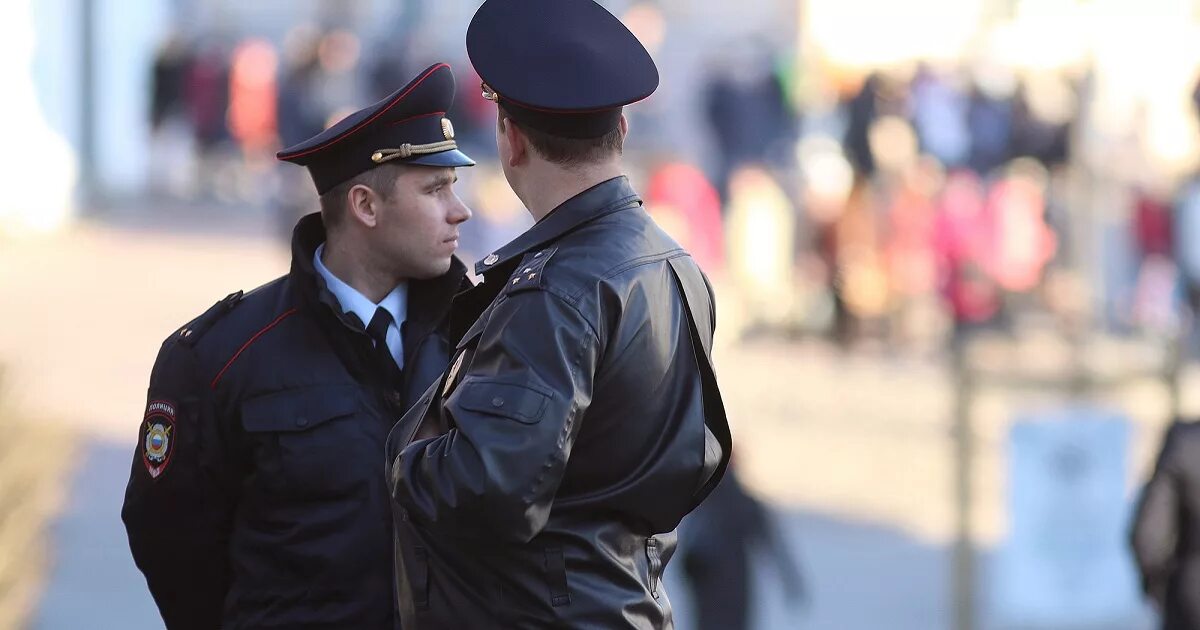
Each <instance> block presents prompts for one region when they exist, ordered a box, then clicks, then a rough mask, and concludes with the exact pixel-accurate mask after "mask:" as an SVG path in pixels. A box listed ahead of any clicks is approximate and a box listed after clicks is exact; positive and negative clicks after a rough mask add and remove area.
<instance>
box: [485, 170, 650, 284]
mask: <svg viewBox="0 0 1200 630" xmlns="http://www.w3.org/2000/svg"><path fill="white" fill-rule="evenodd" d="M641 203H642V200H641V198H640V197H638V194H637V193H636V192H634V190H633V187H632V186H630V185H629V179H628V178H627V177H625V176H624V175H621V176H619V177H614V178H612V179H609V180H606V181H603V182H601V183H599V184H596V185H595V186H592V187H591V188H589V189H587V190H585V191H583V192H581V193H579V194H578V195H575V196H574V197H571V198H570V199H568V200H566V201H564V202H563V203H562V204H561V205H559V206H558V207H557V208H555V209H553V210H551V211H550V213H549V214H547V215H546V216H544V217H542V220H541V221H538V222H537V223H535V224H534V225H533V227H531V228H529V229H528V230H526V231H525V233H524V234H521V235H520V236H518V237H517V238H515V239H513V240H512V241H511V242H509V243H508V244H507V245H505V246H504V247H501V248H500V249H498V250H496V251H495V252H493V253H491V254H489V255H488V256H487V257H486V258H484V259H483V260H481V261H479V262H477V263H475V274H476V275H478V276H482V275H484V274H485V273H487V272H488V271H490V270H492V269H496V268H499V267H503V266H505V263H507V262H508V261H510V260H512V259H513V258H516V257H518V256H522V255H524V254H525V253H526V252H528V251H529V250H531V249H535V248H537V247H540V246H542V245H545V244H546V243H549V242H551V241H554V240H557V239H558V238H559V237H561V236H563V235H564V234H566V233H568V232H570V231H572V230H574V229H575V228H577V227H579V226H581V225H583V224H585V223H588V222H589V221H594V220H596V219H598V218H600V217H602V216H605V215H608V214H612V213H613V212H617V211H619V210H624V209H626V208H631V207H633V206H636V205H641Z"/></svg>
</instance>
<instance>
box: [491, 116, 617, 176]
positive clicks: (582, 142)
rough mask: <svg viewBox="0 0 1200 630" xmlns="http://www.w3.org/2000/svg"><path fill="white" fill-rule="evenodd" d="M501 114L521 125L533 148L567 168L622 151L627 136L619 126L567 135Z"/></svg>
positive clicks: (504, 119) (599, 159)
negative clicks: (594, 134)
mask: <svg viewBox="0 0 1200 630" xmlns="http://www.w3.org/2000/svg"><path fill="white" fill-rule="evenodd" d="M500 118H501V120H502V121H503V122H504V123H505V124H510V125H511V124H516V125H517V126H518V127H520V129H521V132H522V133H524V134H525V137H526V138H529V144H530V145H531V146H532V147H533V150H534V151H537V154H538V155H540V156H542V158H544V159H545V160H546V161H548V162H553V163H554V164H558V165H559V166H565V167H567V168H571V167H576V166H584V165H587V164H593V163H596V162H602V161H604V160H607V159H609V158H611V157H612V156H613V155H620V154H621V151H622V149H623V148H624V140H625V139H624V138H623V137H622V136H621V128H620V127H613V128H612V130H611V131H609V132H608V133H606V134H604V135H603V136H600V137H599V138H564V137H562V136H556V135H553V134H549V133H546V132H545V131H541V130H540V129H534V128H532V127H530V126H529V125H521V124H519V123H517V122H516V121H514V120H513V119H512V118H511V117H510V116H508V115H507V114H506V113H505V112H504V111H500Z"/></svg>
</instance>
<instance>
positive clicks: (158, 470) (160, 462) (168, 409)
mask: <svg viewBox="0 0 1200 630" xmlns="http://www.w3.org/2000/svg"><path fill="white" fill-rule="evenodd" d="M175 416H176V411H175V403H173V402H171V401H167V400H153V399H151V400H150V402H149V403H148V404H147V405H146V417H145V419H144V420H142V435H141V438H142V440H141V441H142V463H143V464H145V466H146V472H148V473H150V478H151V479H158V478H159V477H161V476H162V474H163V473H165V472H166V471H167V465H168V464H170V463H171V454H172V453H173V452H174V449H175V437H176V436H175Z"/></svg>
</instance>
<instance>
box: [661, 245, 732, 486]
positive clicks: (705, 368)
mask: <svg viewBox="0 0 1200 630" xmlns="http://www.w3.org/2000/svg"><path fill="white" fill-rule="evenodd" d="M683 260H684V257H682V256H680V257H677V258H672V259H670V261H669V262H670V264H671V271H672V275H674V276H675V284H676V286H678V287H679V297H680V298H681V299H682V300H683V310H684V312H685V313H686V314H687V322H688V330H689V331H690V333H691V340H692V353H693V354H694V355H695V357H696V367H697V368H698V369H699V370H700V383H701V385H702V386H703V388H704V428H705V431H704V474H703V475H702V476H701V479H700V482H699V486H698V487H697V489H696V491H695V492H694V493H693V494H692V498H693V499H694V500H695V504H696V505H699V504H700V502H702V501H704V499H705V497H707V496H708V494H709V493H710V492H712V490H713V488H715V487H716V485H717V484H718V483H720V481H721V478H722V477H724V476H725V469H726V468H728V466H729V457H730V455H731V454H732V453H733V437H732V436H731V435H730V433H729V419H728V418H727V417H726V415H725V403H724V401H723V400H722V399H721V390H720V389H719V388H718V387H717V375H716V372H715V371H714V370H713V364H712V357H711V356H710V355H709V353H710V351H711V343H706V342H705V337H704V335H701V334H700V330H699V328H698V327H697V325H696V314H695V309H696V307H697V306H699V305H702V304H705V303H707V302H708V301H709V300H706V299H705V298H707V297H709V296H701V295H700V294H699V290H698V289H697V288H696V287H694V286H691V285H689V284H688V283H687V282H684V281H683V274H684V272H685V271H686V272H690V271H693V269H687V268H686V267H683V264H684V263H683ZM681 267H683V268H681ZM705 286H706V287H707V284H706V285H705ZM711 318H712V315H711V313H705V314H704V319H705V320H706V321H707V322H708V323H709V324H710V326H711Z"/></svg>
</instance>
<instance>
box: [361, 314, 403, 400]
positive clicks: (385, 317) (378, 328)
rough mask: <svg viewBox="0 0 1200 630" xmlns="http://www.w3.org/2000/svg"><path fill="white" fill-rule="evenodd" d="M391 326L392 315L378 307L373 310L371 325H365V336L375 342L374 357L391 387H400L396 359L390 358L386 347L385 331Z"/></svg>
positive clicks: (400, 375)
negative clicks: (368, 336)
mask: <svg viewBox="0 0 1200 630" xmlns="http://www.w3.org/2000/svg"><path fill="white" fill-rule="evenodd" d="M391 324H392V314H391V313H389V312H388V310H387V309H386V308H383V307H382V306H380V307H379V308H377V309H375V316H374V317H372V318H371V323H370V324H367V334H368V335H370V337H371V339H372V340H373V341H374V342H375V357H376V359H377V360H378V361H379V363H380V365H381V367H383V370H384V374H385V375H386V376H387V380H388V382H389V383H391V384H392V386H393V387H400V380H401V377H402V373H401V371H400V366H398V365H396V359H395V358H393V357H392V351H391V350H390V349H389V348H388V345H387V331H388V326H391Z"/></svg>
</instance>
